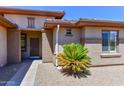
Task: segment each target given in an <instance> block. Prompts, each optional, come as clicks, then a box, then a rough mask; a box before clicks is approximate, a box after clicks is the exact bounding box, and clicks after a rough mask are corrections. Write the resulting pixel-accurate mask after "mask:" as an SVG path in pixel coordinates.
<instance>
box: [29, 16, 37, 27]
mask: <svg viewBox="0 0 124 93" xmlns="http://www.w3.org/2000/svg"><path fill="white" fill-rule="evenodd" d="M27 20H28V28H35V18H34V17H27Z"/></svg>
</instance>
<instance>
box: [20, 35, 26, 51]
mask: <svg viewBox="0 0 124 93" xmlns="http://www.w3.org/2000/svg"><path fill="white" fill-rule="evenodd" d="M22 35H24V45H25V46H24V47H22ZM21 51H22V52H26V51H27V34H26V33H21Z"/></svg>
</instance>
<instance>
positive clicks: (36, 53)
mask: <svg viewBox="0 0 124 93" xmlns="http://www.w3.org/2000/svg"><path fill="white" fill-rule="evenodd" d="M21 58H22V59H28V58H42V32H41V31H40V30H33V31H32V30H21Z"/></svg>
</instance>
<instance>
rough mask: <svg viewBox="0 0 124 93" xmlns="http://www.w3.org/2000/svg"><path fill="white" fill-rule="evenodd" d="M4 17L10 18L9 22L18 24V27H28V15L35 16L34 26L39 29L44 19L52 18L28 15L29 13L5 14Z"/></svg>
mask: <svg viewBox="0 0 124 93" xmlns="http://www.w3.org/2000/svg"><path fill="white" fill-rule="evenodd" d="M4 17H5V18H7V19H8V20H10V21H11V22H13V23H15V24H17V25H18V27H19V28H27V27H28V19H27V18H28V17H34V18H35V28H37V29H41V28H42V27H43V25H44V24H43V23H44V21H45V20H46V19H53V17H40V16H30V15H14V14H5V15H4Z"/></svg>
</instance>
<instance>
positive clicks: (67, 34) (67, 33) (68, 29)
mask: <svg viewBox="0 0 124 93" xmlns="http://www.w3.org/2000/svg"><path fill="white" fill-rule="evenodd" d="M68 31H70V34H69V32H68ZM65 33H66V36H72V35H73V34H72V29H71V28H67V29H66V32H65Z"/></svg>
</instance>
